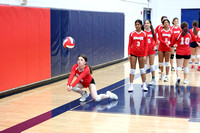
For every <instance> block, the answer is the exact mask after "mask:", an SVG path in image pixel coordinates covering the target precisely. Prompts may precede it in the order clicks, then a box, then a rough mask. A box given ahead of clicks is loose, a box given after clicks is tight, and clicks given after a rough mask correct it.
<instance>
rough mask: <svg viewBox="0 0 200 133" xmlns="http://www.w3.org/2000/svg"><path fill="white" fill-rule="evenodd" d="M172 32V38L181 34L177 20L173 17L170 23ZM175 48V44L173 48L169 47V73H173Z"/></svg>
mask: <svg viewBox="0 0 200 133" xmlns="http://www.w3.org/2000/svg"><path fill="white" fill-rule="evenodd" d="M172 24H173V26H172V28H171V29H172V31H173V34H174V36H176V35H177V34H179V33H181V27H180V26H179V25H178V18H177V17H175V18H174V19H173V21H172ZM175 47H176V44H175V45H174V46H172V47H171V56H170V63H171V71H174V70H175V69H174V51H175Z"/></svg>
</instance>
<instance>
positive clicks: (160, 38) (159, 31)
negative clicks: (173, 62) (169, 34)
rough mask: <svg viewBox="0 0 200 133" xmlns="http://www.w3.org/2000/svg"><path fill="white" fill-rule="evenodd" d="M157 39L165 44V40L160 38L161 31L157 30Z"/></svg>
mask: <svg viewBox="0 0 200 133" xmlns="http://www.w3.org/2000/svg"><path fill="white" fill-rule="evenodd" d="M158 40H159V41H160V42H162V43H163V44H166V42H165V41H164V40H162V33H161V31H159V32H158Z"/></svg>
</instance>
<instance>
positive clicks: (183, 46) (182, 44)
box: [170, 33, 191, 55]
mask: <svg viewBox="0 0 200 133" xmlns="http://www.w3.org/2000/svg"><path fill="white" fill-rule="evenodd" d="M190 39H191V35H190V34H189V33H187V34H186V35H185V36H183V35H182V33H179V35H176V37H175V38H174V39H173V41H172V43H171V44H170V46H173V45H174V44H175V43H176V44H177V49H176V54H177V55H191V50H190V45H189V43H190Z"/></svg>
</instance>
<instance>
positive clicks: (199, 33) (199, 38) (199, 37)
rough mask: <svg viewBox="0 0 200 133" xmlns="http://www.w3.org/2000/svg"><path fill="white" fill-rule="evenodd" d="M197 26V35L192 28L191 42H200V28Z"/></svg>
mask: <svg viewBox="0 0 200 133" xmlns="http://www.w3.org/2000/svg"><path fill="white" fill-rule="evenodd" d="M196 28H197V35H196V36H195V35H194V33H193V28H191V29H190V35H191V37H192V38H191V42H200V28H198V27H196Z"/></svg>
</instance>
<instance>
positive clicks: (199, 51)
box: [196, 46, 200, 71]
mask: <svg viewBox="0 0 200 133" xmlns="http://www.w3.org/2000/svg"><path fill="white" fill-rule="evenodd" d="M196 55H197V62H198V69H197V70H198V71H200V47H199V46H197V47H196Z"/></svg>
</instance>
